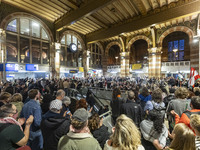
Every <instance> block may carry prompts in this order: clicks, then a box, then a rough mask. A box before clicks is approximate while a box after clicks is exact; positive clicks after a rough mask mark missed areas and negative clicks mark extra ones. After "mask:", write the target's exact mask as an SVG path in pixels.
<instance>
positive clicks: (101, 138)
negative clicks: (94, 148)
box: [92, 125, 111, 149]
mask: <svg viewBox="0 0 200 150" xmlns="http://www.w3.org/2000/svg"><path fill="white" fill-rule="evenodd" d="M92 135H93V137H94V138H95V139H96V140H97V141H98V142H99V144H100V146H101V148H102V149H103V147H104V144H105V143H106V141H107V140H108V139H109V138H110V135H111V134H110V133H109V132H108V127H106V126H105V125H102V126H101V127H100V128H99V129H97V130H95V131H93V132H92Z"/></svg>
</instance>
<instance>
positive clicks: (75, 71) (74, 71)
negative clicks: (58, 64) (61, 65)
mask: <svg viewBox="0 0 200 150" xmlns="http://www.w3.org/2000/svg"><path fill="white" fill-rule="evenodd" d="M69 73H78V70H69Z"/></svg>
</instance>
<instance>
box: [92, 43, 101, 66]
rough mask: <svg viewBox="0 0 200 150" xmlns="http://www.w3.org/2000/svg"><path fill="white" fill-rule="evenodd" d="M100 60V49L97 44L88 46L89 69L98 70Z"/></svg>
mask: <svg viewBox="0 0 200 150" xmlns="http://www.w3.org/2000/svg"><path fill="white" fill-rule="evenodd" d="M101 60H102V53H101V49H100V47H99V46H98V44H96V43H93V44H91V45H90V67H93V68H100V67H101Z"/></svg>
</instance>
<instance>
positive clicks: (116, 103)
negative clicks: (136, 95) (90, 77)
mask: <svg viewBox="0 0 200 150" xmlns="http://www.w3.org/2000/svg"><path fill="white" fill-rule="evenodd" d="M123 102H124V101H123V100H122V99H121V97H118V98H117V99H115V100H112V101H111V102H110V106H111V108H112V116H113V117H119V115H120V108H121V106H122V104H123Z"/></svg>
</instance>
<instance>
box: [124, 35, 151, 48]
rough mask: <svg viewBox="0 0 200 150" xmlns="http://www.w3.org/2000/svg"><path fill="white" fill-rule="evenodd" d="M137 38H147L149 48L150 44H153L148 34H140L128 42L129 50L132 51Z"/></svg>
mask: <svg viewBox="0 0 200 150" xmlns="http://www.w3.org/2000/svg"><path fill="white" fill-rule="evenodd" d="M137 40H145V41H146V42H147V44H148V48H150V45H151V44H152V41H151V40H150V39H149V38H148V37H146V36H144V35H138V36H136V37H134V38H132V39H131V40H130V41H129V42H128V44H127V47H126V49H127V50H128V52H130V49H131V45H132V44H133V43H134V42H135V41H137Z"/></svg>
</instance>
